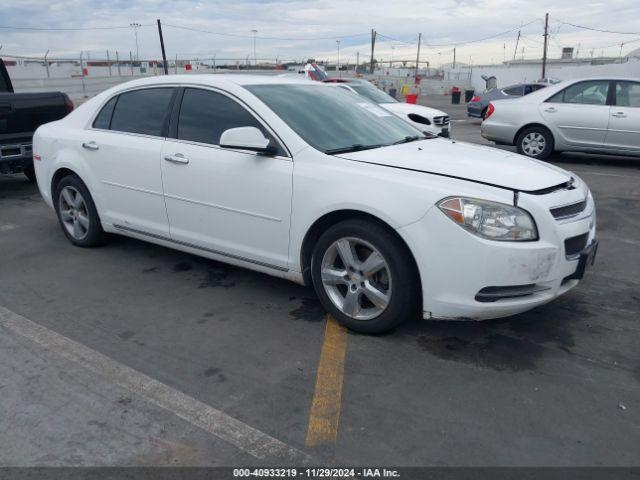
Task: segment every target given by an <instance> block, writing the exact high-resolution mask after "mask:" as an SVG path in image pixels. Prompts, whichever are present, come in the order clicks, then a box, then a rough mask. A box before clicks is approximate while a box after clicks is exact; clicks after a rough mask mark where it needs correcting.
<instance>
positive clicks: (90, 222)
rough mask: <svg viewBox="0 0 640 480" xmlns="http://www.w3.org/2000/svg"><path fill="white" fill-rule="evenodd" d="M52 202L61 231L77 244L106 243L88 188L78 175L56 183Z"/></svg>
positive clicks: (96, 244)
mask: <svg viewBox="0 0 640 480" xmlns="http://www.w3.org/2000/svg"><path fill="white" fill-rule="evenodd" d="M78 195H79V196H78ZM53 203H54V206H55V210H56V214H57V215H58V221H59V222H60V226H61V227H62V231H63V232H64V234H65V236H66V237H67V239H69V241H70V242H71V243H72V244H74V245H76V246H78V247H96V246H99V245H103V244H104V242H105V240H106V234H105V232H104V230H103V229H102V225H101V223H100V217H99V216H98V211H97V210H96V206H95V203H94V202H93V198H92V197H91V194H90V193H89V189H88V188H87V186H86V185H85V184H84V182H83V181H82V180H80V178H79V177H77V176H76V175H68V176H66V177H64V178H63V179H62V180H60V181H59V182H58V185H56V188H55V192H54V196H53Z"/></svg>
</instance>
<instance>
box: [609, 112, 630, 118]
mask: <svg viewBox="0 0 640 480" xmlns="http://www.w3.org/2000/svg"><path fill="white" fill-rule="evenodd" d="M611 116H612V117H616V118H624V117H626V116H627V114H626V113H624V112H616V113H612V114H611Z"/></svg>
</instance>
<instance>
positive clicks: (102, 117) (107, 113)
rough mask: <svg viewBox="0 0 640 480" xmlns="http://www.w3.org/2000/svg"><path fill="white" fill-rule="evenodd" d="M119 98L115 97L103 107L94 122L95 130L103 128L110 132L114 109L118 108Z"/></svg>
mask: <svg viewBox="0 0 640 480" xmlns="http://www.w3.org/2000/svg"><path fill="white" fill-rule="evenodd" d="M117 101H118V97H113V98H112V99H111V100H109V101H108V102H107V104H106V105H105V106H104V107H102V110H100V113H99V114H98V116H97V117H96V119H95V120H94V122H93V128H102V129H103V130H109V128H110V126H111V115H112V114H113V107H115V106H116V102H117Z"/></svg>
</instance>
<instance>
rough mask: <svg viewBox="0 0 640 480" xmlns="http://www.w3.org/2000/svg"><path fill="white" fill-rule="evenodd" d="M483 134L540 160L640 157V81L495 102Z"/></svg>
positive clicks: (560, 87) (552, 89)
mask: <svg viewBox="0 0 640 480" xmlns="http://www.w3.org/2000/svg"><path fill="white" fill-rule="evenodd" d="M481 132H482V136H483V137H485V138H486V139H488V140H492V141H494V142H496V143H499V144H507V145H515V146H516V147H517V149H518V152H519V153H521V154H523V155H527V156H529V157H533V158H537V159H540V160H544V159H546V158H548V157H549V155H551V153H552V152H554V151H558V152H591V153H604V154H613V155H640V81H638V80H637V79H636V80H633V79H623V78H620V79H612V78H592V79H582V80H572V81H567V82H561V83H558V84H556V85H552V86H549V87H547V88H543V89H542V90H538V91H536V92H533V93H531V94H529V95H526V96H524V97H521V98H517V99H515V100H509V101H505V100H498V101H494V102H491V103H490V104H489V107H488V110H487V115H486V117H485V120H484V122H483V123H482V127H481Z"/></svg>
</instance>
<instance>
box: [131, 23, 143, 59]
mask: <svg viewBox="0 0 640 480" xmlns="http://www.w3.org/2000/svg"><path fill="white" fill-rule="evenodd" d="M129 26H130V27H132V28H133V33H134V35H135V36H136V61H138V60H140V50H139V49H138V29H139V28H140V27H141V26H142V25H140V24H139V23H135V22H134V23H130V24H129Z"/></svg>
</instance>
